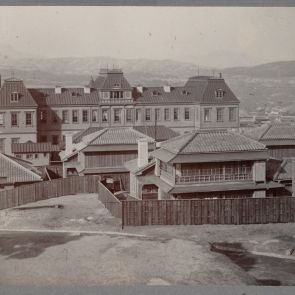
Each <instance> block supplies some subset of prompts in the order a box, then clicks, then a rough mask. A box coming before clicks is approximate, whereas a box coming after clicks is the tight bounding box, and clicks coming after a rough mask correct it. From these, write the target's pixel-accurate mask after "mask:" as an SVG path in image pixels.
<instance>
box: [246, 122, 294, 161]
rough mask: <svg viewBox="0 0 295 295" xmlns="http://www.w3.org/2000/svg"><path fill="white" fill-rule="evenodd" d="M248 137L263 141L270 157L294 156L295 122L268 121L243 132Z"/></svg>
mask: <svg viewBox="0 0 295 295" xmlns="http://www.w3.org/2000/svg"><path fill="white" fill-rule="evenodd" d="M243 134H244V135H245V136H248V137H249V138H252V139H255V140H257V141H259V142H261V143H263V144H264V145H265V146H266V147H267V149H268V154H269V156H270V157H271V158H275V159H284V158H289V157H295V124H294V123H269V124H264V125H262V126H260V127H257V128H252V129H249V130H247V131H245V132H244V133H243Z"/></svg>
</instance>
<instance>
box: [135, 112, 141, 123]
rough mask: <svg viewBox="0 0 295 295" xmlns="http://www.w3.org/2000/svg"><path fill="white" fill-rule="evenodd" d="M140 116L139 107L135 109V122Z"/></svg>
mask: <svg viewBox="0 0 295 295" xmlns="http://www.w3.org/2000/svg"><path fill="white" fill-rule="evenodd" d="M140 117H141V109H136V111H135V120H136V122H138V121H140Z"/></svg>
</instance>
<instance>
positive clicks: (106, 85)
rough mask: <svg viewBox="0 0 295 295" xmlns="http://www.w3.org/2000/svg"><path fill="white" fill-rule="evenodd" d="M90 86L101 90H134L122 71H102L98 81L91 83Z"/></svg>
mask: <svg viewBox="0 0 295 295" xmlns="http://www.w3.org/2000/svg"><path fill="white" fill-rule="evenodd" d="M89 86H91V87H93V88H96V89H100V90H112V89H114V90H115V89H120V90H132V87H131V85H130V84H129V82H128V81H127V79H126V78H125V77H124V74H123V72H122V70H120V69H113V70H108V69H102V70H101V71H100V75H99V76H98V77H97V78H96V80H95V81H90V84H89Z"/></svg>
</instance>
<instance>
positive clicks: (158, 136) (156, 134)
mask: <svg viewBox="0 0 295 295" xmlns="http://www.w3.org/2000/svg"><path fill="white" fill-rule="evenodd" d="M133 129H135V130H137V131H139V132H141V133H143V134H145V135H147V136H149V137H151V138H154V139H155V140H156V141H164V140H168V139H170V138H173V137H176V136H178V135H179V134H178V133H177V132H175V131H173V130H172V129H170V128H168V127H166V126H161V125H159V126H133Z"/></svg>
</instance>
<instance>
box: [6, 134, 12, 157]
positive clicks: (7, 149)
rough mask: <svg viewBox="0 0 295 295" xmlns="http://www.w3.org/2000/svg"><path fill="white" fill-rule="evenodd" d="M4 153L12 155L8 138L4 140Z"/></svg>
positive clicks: (10, 141) (10, 142)
mask: <svg viewBox="0 0 295 295" xmlns="http://www.w3.org/2000/svg"><path fill="white" fill-rule="evenodd" d="M4 152H5V154H6V155H9V156H11V155H12V140H9V139H8V138H6V140H4Z"/></svg>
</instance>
